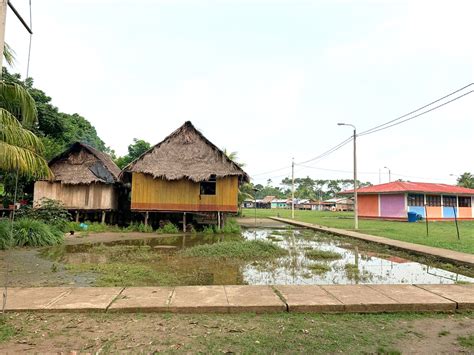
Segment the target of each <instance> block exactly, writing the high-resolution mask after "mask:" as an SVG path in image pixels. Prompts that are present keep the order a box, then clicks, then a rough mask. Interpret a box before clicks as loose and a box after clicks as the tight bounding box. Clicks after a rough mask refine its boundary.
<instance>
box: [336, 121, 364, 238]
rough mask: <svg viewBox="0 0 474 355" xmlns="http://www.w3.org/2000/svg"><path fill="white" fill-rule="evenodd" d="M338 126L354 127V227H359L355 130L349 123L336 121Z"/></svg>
mask: <svg viewBox="0 0 474 355" xmlns="http://www.w3.org/2000/svg"><path fill="white" fill-rule="evenodd" d="M337 125H338V126H350V127H352V128H353V129H354V229H359V211H358V204H357V143H356V138H357V132H356V126H354V125H353V124H350V123H338V124H337Z"/></svg>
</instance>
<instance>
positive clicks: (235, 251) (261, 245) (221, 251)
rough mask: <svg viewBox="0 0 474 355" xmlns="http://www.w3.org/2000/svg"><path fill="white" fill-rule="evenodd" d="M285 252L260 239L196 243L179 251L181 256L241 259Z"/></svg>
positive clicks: (253, 258) (283, 253) (258, 257)
mask: <svg viewBox="0 0 474 355" xmlns="http://www.w3.org/2000/svg"><path fill="white" fill-rule="evenodd" d="M287 253H288V252H287V251H286V250H285V249H283V248H281V247H279V246H278V245H275V244H273V243H270V242H265V241H261V240H239V241H224V242H221V243H215V244H204V245H197V246H194V247H191V248H188V249H184V250H181V251H180V252H179V254H180V255H182V256H192V257H206V258H207V257H210V258H235V259H241V260H255V259H262V258H263V259H266V258H276V257H279V256H283V255H286V254H287Z"/></svg>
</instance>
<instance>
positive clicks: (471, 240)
mask: <svg viewBox="0 0 474 355" xmlns="http://www.w3.org/2000/svg"><path fill="white" fill-rule="evenodd" d="M243 215H244V217H254V216H255V210H253V209H244V210H243ZM273 216H274V217H277V216H280V217H282V218H291V210H284V209H257V217H273ZM353 216H354V215H353V213H352V212H330V211H299V210H297V211H295V219H296V220H298V221H302V222H308V223H313V224H319V225H323V226H327V227H334V228H341V229H349V230H353V229H354V219H353ZM458 223H459V231H460V235H461V239H460V240H458V239H457V234H456V226H455V223H454V222H450V221H446V222H434V221H432V222H429V236H428V237H427V236H426V226H425V223H424V221H421V222H416V223H407V222H391V221H379V220H364V219H361V220H359V232H361V233H366V234H372V235H378V236H382V237H387V238H391V239H397V240H403V241H406V242H411V243H417V244H424V245H429V246H433V247H438V248H445V249H452V250H457V251H461V252H465V253H471V254H474V221H459V222H458Z"/></svg>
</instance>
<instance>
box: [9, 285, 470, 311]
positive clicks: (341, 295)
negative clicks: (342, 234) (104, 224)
mask: <svg viewBox="0 0 474 355" xmlns="http://www.w3.org/2000/svg"><path fill="white" fill-rule="evenodd" d="M456 310H474V284H467V285H327V286H318V285H304V286H300V285H285V286H278V285H277V286H182V287H129V288H121V287H78V288H67V287H36V288H9V289H8V297H7V302H6V311H7V312H20V311H28V312H33V311H39V312H42V311H43V312H44V311H50V312H51V311H62V312H90V311H97V312H174V313H235V312H256V313H264V312H265V313H266V312H281V311H288V312H321V313H334V312H341V313H342V312H357V313H365V312H402V311H423V312H429V311H432V312H438V311H451V312H453V311H456Z"/></svg>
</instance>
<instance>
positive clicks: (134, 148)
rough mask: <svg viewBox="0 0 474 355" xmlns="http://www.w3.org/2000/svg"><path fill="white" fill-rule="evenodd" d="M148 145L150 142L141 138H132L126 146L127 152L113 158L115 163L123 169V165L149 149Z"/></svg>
mask: <svg viewBox="0 0 474 355" xmlns="http://www.w3.org/2000/svg"><path fill="white" fill-rule="evenodd" d="M150 147H151V144H150V143H148V142H146V141H144V140H143V139H138V138H133V143H132V144H130V145H129V146H128V154H127V155H125V156H123V157H120V158H117V159H116V160H115V164H117V166H118V167H119V168H120V169H123V168H124V167H125V166H127V165H128V164H130V163H131V162H132V161H134V160H135V159H137V158H138V157H139V156H140V155H142V154H143V153H145V152H146V151H147V150H148V149H150Z"/></svg>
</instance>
